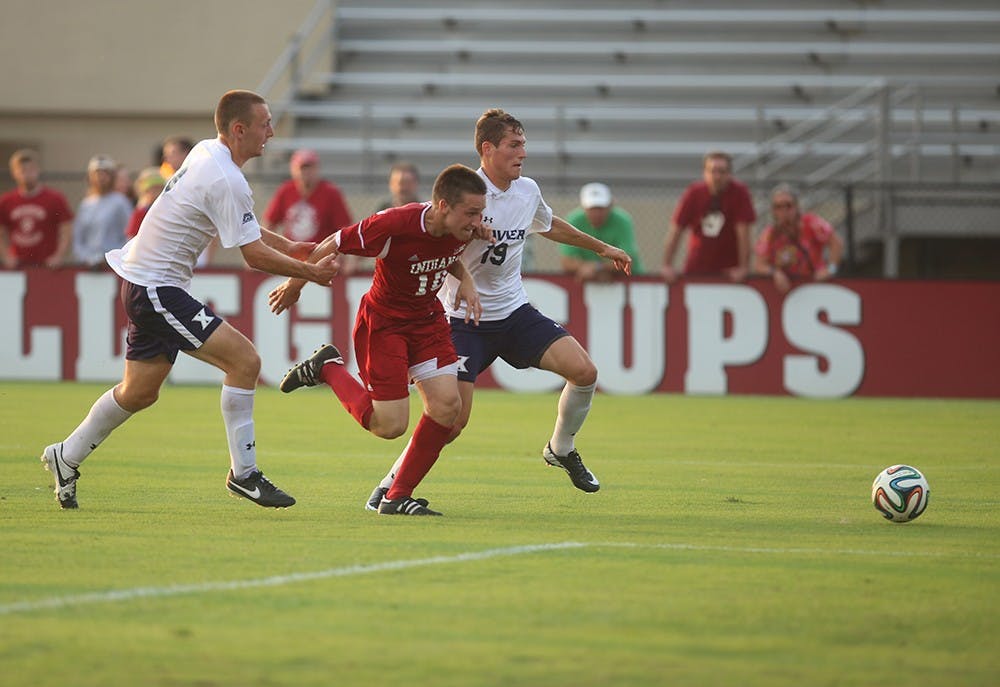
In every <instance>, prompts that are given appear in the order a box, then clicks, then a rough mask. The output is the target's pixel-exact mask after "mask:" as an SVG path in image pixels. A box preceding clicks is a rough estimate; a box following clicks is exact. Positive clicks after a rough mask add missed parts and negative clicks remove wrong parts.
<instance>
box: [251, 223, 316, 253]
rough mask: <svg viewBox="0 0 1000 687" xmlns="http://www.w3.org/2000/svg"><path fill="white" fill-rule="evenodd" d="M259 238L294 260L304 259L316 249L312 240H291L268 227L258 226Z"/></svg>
mask: <svg viewBox="0 0 1000 687" xmlns="http://www.w3.org/2000/svg"><path fill="white" fill-rule="evenodd" d="M260 240H261V241H263V242H264V243H265V244H267V245H268V246H270V247H271V248H273V249H274V250H276V251H278V252H280V253H284V254H285V255H287V256H289V257H291V258H295V259H296V260H305V259H306V258H307V257H309V255H310V254H312V252H313V251H314V250H315V249H316V246H317V245H318V244H316V243H314V242H313V241H292V240H291V239H289V238H286V237H284V236H282V235H281V234H278V233H276V232H273V231H271V230H270V229H265V228H264V227H261V228H260Z"/></svg>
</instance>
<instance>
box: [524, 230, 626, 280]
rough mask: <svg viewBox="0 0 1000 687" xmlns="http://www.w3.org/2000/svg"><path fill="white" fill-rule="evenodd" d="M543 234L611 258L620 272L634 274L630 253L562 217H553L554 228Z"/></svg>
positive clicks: (605, 257) (551, 239)
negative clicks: (584, 230) (578, 227)
mask: <svg viewBox="0 0 1000 687" xmlns="http://www.w3.org/2000/svg"><path fill="white" fill-rule="evenodd" d="M542 236H544V237H545V238H547V239H549V240H550V241H555V242H556V243H565V244H567V245H569V246H576V247H577V248H584V249H586V250H589V251H590V252H591V253H595V254H596V255H600V256H601V257H602V258H604V259H605V260H610V261H611V262H612V263H613V264H614V266H615V269H616V270H618V271H619V272H624V273H625V274H629V275H631V274H632V257H631V256H630V255H629V254H628V253H626V252H625V251H623V250H622V249H621V248H615V247H614V246H612V245H610V244H607V243H605V242H604V241H601V240H600V239H598V238H595V237H593V236H591V235H590V234H585V233H584V232H582V231H580V230H579V229H577V228H576V227H574V226H573V225H572V224H570V223H569V222H567V221H566V220H564V219H562V218H561V217H553V218H552V228H551V229H550V230H549V231H547V232H545V233H543V234H542Z"/></svg>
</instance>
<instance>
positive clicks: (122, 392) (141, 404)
mask: <svg viewBox="0 0 1000 687" xmlns="http://www.w3.org/2000/svg"><path fill="white" fill-rule="evenodd" d="M159 398H160V390H159V388H157V389H137V388H136V387H134V386H133V387H127V386H119V387H118V388H117V389H116V390H115V403H117V404H118V405H119V406H121V408H122V410H125V411H128V412H130V413H138V412H139V411H140V410H145V409H146V408H148V407H149V406H151V405H153V404H154V403H156V401H157V400H158V399H159Z"/></svg>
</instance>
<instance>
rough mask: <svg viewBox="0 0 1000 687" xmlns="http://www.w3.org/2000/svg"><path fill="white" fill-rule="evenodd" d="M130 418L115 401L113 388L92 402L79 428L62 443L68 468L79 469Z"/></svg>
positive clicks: (128, 413)
mask: <svg viewBox="0 0 1000 687" xmlns="http://www.w3.org/2000/svg"><path fill="white" fill-rule="evenodd" d="M130 417H132V413H130V412H128V411H127V410H125V409H123V408H122V407H121V406H120V405H118V402H117V401H116V400H115V390H114V388H111V389H108V390H107V391H105V392H104V393H103V394H102V395H101V397H100V398H99V399H97V400H96V401H94V405H92V406H91V407H90V412H89V413H87V417H85V418H83V422H81V423H80V426H79V427H77V428H76V429H74V430H73V433H72V434H70V435H69V436H68V437H66V439H65V441H63V453H62V456H63V460H64V461H66V464H67V465H69V466H70V467H74V468H75V467H79V466H80V463H82V462H83V461H84V459H86V457H87V456H89V455H90V454H91V452H92V451H93V450H94V449H95V448H97V447H98V446H100V445H101V442H102V441H104V440H105V439H107V438H108V435H109V434H111V432H113V431H114V430H115V428H116V427H118V426H119V425H120V424H122V423H123V422H125V420H127V419H129V418H130Z"/></svg>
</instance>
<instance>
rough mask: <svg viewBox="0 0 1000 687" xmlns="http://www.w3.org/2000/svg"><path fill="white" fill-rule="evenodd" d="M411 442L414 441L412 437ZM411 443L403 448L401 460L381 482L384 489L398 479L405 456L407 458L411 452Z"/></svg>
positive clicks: (393, 465)
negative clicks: (407, 453) (397, 475)
mask: <svg viewBox="0 0 1000 687" xmlns="http://www.w3.org/2000/svg"><path fill="white" fill-rule="evenodd" d="M410 441H413V437H412V436H411V437H410ZM410 441H407V442H406V446H404V447H403V452H402V453H400V454H399V458H397V459H396V462H395V463H393V464H392V469H391V470H389V472H388V473H386V476H385V477H383V478H382V481H381V482H379V486H380V487H382V488H383V489H388V488H389V487H391V486H392V481H393V480H394V479H396V473H397V472H399V468H400V466H401V465H402V464H403V456H405V455H406V452H407V451H409V450H410Z"/></svg>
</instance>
